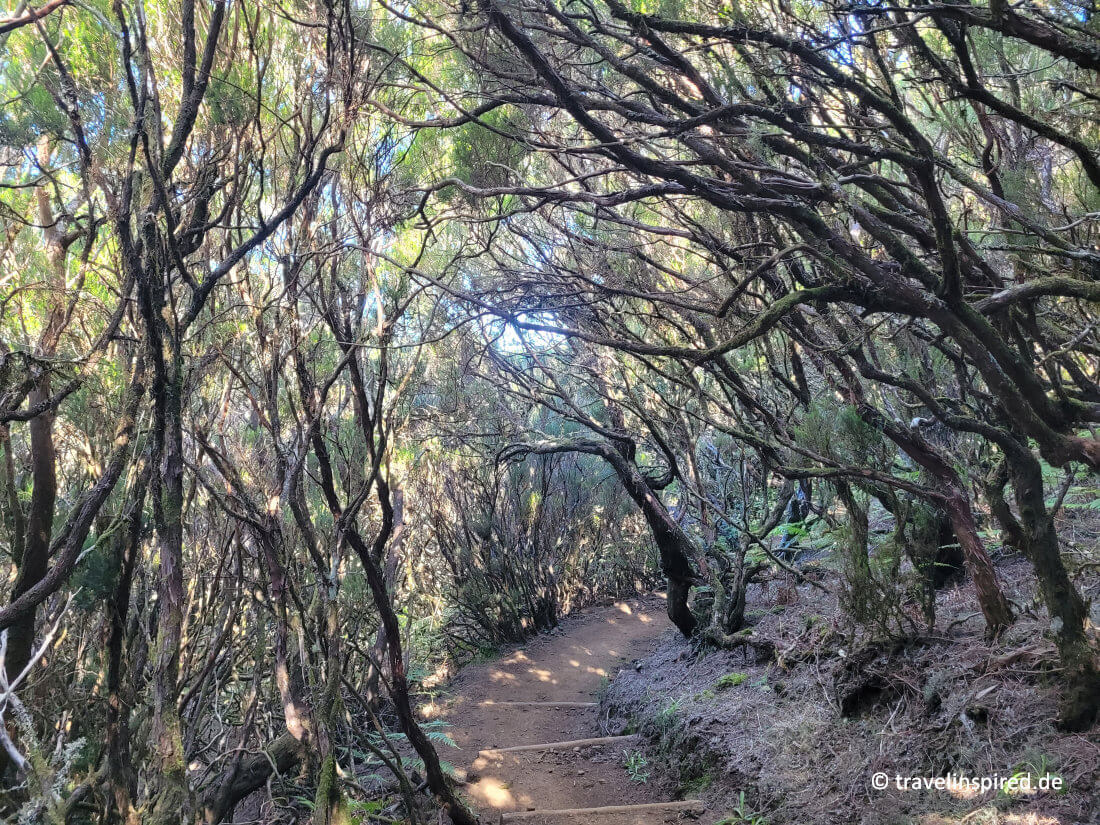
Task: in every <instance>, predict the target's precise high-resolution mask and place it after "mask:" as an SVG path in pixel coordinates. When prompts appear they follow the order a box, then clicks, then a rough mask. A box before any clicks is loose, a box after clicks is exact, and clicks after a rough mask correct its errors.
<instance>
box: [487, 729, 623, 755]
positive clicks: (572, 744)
mask: <svg viewBox="0 0 1100 825" xmlns="http://www.w3.org/2000/svg"><path fill="white" fill-rule="evenodd" d="M637 738H638V734H636V733H632V734H629V735H627V736H598V737H596V738H595V739H570V740H568V741H566V742H544V743H542V744H539V745H514V746H512V747H510V748H486V749H485V750H483V751H478V752H477V755H478V756H497V755H499V754H502V753H518V752H519V751H554V750H562V749H565V748H585V747H588V746H589V745H610V744H613V743H616V742H629V741H632V740H634V739H637Z"/></svg>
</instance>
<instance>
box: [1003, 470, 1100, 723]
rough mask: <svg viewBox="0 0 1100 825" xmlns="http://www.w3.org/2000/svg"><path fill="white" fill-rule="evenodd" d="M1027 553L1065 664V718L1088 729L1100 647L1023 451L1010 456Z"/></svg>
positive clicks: (1097, 709)
mask: <svg viewBox="0 0 1100 825" xmlns="http://www.w3.org/2000/svg"><path fill="white" fill-rule="evenodd" d="M1009 461H1010V466H1011V472H1012V475H1013V482H1014V487H1015V490H1016V505H1017V508H1018V509H1019V511H1020V522H1021V526H1022V528H1023V529H1022V536H1021V538H1022V540H1023V549H1024V553H1025V554H1026V555H1027V556H1028V558H1029V559H1030V560H1031V563H1032V566H1033V567H1034V568H1035V575H1036V577H1037V578H1038V579H1039V589H1040V590H1041V591H1042V594H1043V601H1044V602H1046V605H1047V610H1048V611H1049V613H1050V624H1051V631H1052V632H1053V633H1054V640H1055V643H1056V644H1057V646H1058V654H1059V656H1060V658H1061V661H1062V666H1063V668H1064V669H1065V670H1064V674H1063V677H1062V678H1063V680H1064V683H1065V691H1064V694H1063V697H1062V707H1061V710H1060V719H1059V721H1060V722H1061V724H1062V726H1063V727H1064V728H1066V729H1067V730H1074V731H1081V730H1087V729H1088V728H1089V726H1091V725H1092V723H1093V722H1094V721H1096V718H1097V716H1098V713H1100V670H1098V667H1097V651H1096V650H1095V649H1094V647H1093V645H1092V643H1091V642H1090V641H1089V637H1088V634H1087V633H1086V631H1085V623H1086V621H1087V620H1088V607H1087V606H1086V604H1085V601H1084V599H1082V598H1081V594H1080V593H1078V592H1077V588H1076V587H1075V586H1074V584H1073V581H1072V580H1071V579H1070V577H1069V573H1068V572H1067V571H1066V568H1065V565H1064V564H1063V563H1062V554H1061V550H1060V548H1059V543H1058V533H1057V531H1056V530H1055V527H1054V518H1053V516H1052V515H1051V513H1050V512H1049V511H1048V510H1047V507H1046V502H1045V501H1044V499H1043V476H1042V470H1041V468H1040V466H1039V462H1038V461H1036V460H1035V459H1034V458H1033V457H1031V456H1026V457H1025V456H1024V455H1023V454H1020V455H1016V456H1010V457H1009Z"/></svg>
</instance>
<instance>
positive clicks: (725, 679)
mask: <svg viewBox="0 0 1100 825" xmlns="http://www.w3.org/2000/svg"><path fill="white" fill-rule="evenodd" d="M748 678H749V674H747V673H727V674H726V675H725V676H722V677H721V678H719V679H718V681H717V682H715V683H714V688H715V690H728V689H729V688H735V687H739V686H741V685H743V684H744V683H745V682H746V681H748Z"/></svg>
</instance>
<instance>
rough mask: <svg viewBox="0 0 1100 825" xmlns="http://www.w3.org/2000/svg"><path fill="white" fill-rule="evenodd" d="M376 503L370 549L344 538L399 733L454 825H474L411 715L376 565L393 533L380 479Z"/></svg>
mask: <svg viewBox="0 0 1100 825" xmlns="http://www.w3.org/2000/svg"><path fill="white" fill-rule="evenodd" d="M377 485H378V500H379V503H380V504H381V506H382V513H383V517H382V527H381V528H380V530H379V533H378V536H377V537H376V538H375V540H374V546H373V547H368V546H367V543H366V542H365V541H363V538H362V536H360V535H359V533H358V531H357V530H356V529H355V527H354V526H350V527H349V529H348V531H347V533H346V535H347V539H348V543H349V544H350V545H351V546H352V549H353V550H355V552H356V554H357V555H358V556H359V560H360V562H361V563H362V565H363V570H364V572H365V573H366V576H367V582H368V584H369V585H370V589H371V595H372V596H373V598H374V604H375V607H376V608H377V609H378V614H379V617H380V618H381V620H382V627H383V628H384V629H385V631H386V645H387V651H388V653H389V666H390V691H391V698H392V699H393V703H394V708H395V709H396V711H397V716H398V719H400V721H401V730H402V731H403V732H404V734H405V736H406V737H408V740H409V744H411V745H412V746H413V749H414V750H415V751H416V753H417V755H418V756H419V757H420V758H421V760H423V762H424V772H425V773H426V774H427V777H428V787H429V788H431V791H432V793H433V794H435V795H436V796H437V797H438V798H439V801H440V803H441V805H442V807H443V809H444V810H445V811H446V812H447V814H448V815H449V816H450V817H451V819H452V820H453V821H454V822H455V825H478V819H477V815H476V814H474V813H473V812H472V811H471V810H470V809H469V808H467V807H466V805H465V804H464V803H463V802H462V800H461V799H459V798H458V796H457V794H455V792H454V788H453V787H452V786H451V782H450V780H449V779H448V778H447V775H446V774H445V773H444V772H443V766H442V765H441V764H440V762H439V755H438V754H437V753H436V752H435V747H433V745H432V743H431V740H430V739H428V737H427V736H426V735H425V733H424V731H423V730H421V728H420V725H418V724H417V722H416V715H415V714H414V713H413V709H412V702H411V700H410V698H409V682H408V679H407V678H406V676H405V660H404V654H403V653H402V647H401V627H400V624H399V622H398V620H397V614H396V613H395V612H394V609H393V604H392V603H391V602H390V594H389V592H388V591H387V590H386V581H385V576H384V575H383V572H382V568H381V566H380V565H379V563H378V559H379V558H381V556H382V554H383V552H384V550H385V547H386V545H387V544H388V543H389V540H390V536H391V535H392V532H393V507H392V504H391V502H390V492H389V487H388V486H387V484H386V482H385V480H384V479H382V478H381V476H380V477H379V478H378V480H377Z"/></svg>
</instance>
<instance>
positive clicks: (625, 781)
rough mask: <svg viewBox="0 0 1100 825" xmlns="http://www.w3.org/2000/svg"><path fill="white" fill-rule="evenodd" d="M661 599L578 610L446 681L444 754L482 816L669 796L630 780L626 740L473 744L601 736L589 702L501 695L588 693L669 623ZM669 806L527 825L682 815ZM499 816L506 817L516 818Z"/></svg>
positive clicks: (638, 821) (575, 697) (651, 822)
mask: <svg viewBox="0 0 1100 825" xmlns="http://www.w3.org/2000/svg"><path fill="white" fill-rule="evenodd" d="M668 627H669V625H668V622H667V621H666V620H665V617H664V605H663V603H661V602H660V601H657V600H654V601H650V602H644V603H643V602H640V601H630V602H623V603H619V604H615V605H613V606H610V607H604V608H596V609H592V610H588V611H585V612H584V613H582V614H581V615H579V616H577V617H574V618H571V619H570V620H568V621H567V622H566V623H564V624H563V626H562V627H561V628H560V629H559V630H558V631H556V632H555V633H553V634H550V635H547V636H542V637H539V638H537V639H534V640H532V641H531V642H530V643H529V644H528V645H527V646H526V647H525V648H523V649H522V650H517V651H515V652H514V653H511V654H509V655H507V656H505V657H504V658H502V659H500V660H497V661H494V662H489V663H485V664H479V665H472V666H469V667H467V668H465V669H464V670H463V671H462V673H461V674H460V675H459V677H458V679H456V681H455V683H454V684H453V697H452V699H451V701H450V702H449V706H448V708H447V711H446V714H445V715H446V718H447V719H448V720H449V721H450V722H451V724H452V725H453V729H452V731H451V732H452V735H453V736H454V739H455V741H456V742H457V744H458V745H459V751H458V752H456V751H453V750H448V752H447V753H446V758H447V759H448V760H449V761H451V762H453V763H454V764H455V765H457V766H461V767H464V768H466V770H467V773H468V778H469V780H470V781H469V782H468V784H467V786H466V788H465V790H466V793H467V795H468V797H469V798H470V800H471V801H472V802H473V803H474V804H475V805H476V806H477V807H478V809H479V812H480V813H481V814H482V817H483V821H484V822H486V823H494V825H495V823H497V822H499V821H500V820H501V815H502V814H505V813H508V812H524V811H546V810H562V809H592V808H599V807H606V806H623V805H638V804H645V803H657V802H667V801H669V800H668V799H667V798H661V797H660V796H659V794H658V791H657V789H656V788H655V787H654V785H653V783H639V782H635V781H631V779H630V778H629V776H628V774H627V771H626V769H625V767H624V753H623V751H624V750H625V751H631V750H635V749H637V748H638V745H637V743H636V742H633V741H628V740H623V741H616V742H613V743H609V744H604V745H589V746H584V747H579V746H578V747H567V748H564V749H558V750H543V749H539V750H530V751H522V752H516V753H492V754H479V751H483V750H486V749H495V748H508V747H513V746H517V745H535V744H545V743H553V742H560V741H563V740H570V741H571V740H576V739H587V738H592V737H599V736H601V733H600V730H599V720H598V719H597V712H598V711H597V709H596V707H594V706H588V707H583V706H582V707H570V706H564V705H554V706H538V705H530V706H525V705H520V706H517V705H513V704H502V703H515V702H523V703H536V702H553V703H564V702H571V703H594V702H595V701H596V695H597V693H598V691H599V689H600V686H601V684H602V682H603V680H605V679H609V678H611V677H613V676H614V675H615V673H616V672H617V670H618V669H619V667H621V666H624V665H627V664H628V663H629V662H630V661H631V660H632V659H636V658H639V657H641V656H644V655H646V654H647V653H649V652H651V651H652V650H653V648H654V647H655V646H656V644H657V640H658V638H659V637H660V635H661V634H662V633H664V632H666V630H667V629H668ZM682 815H683V814H681V813H679V812H675V811H672V812H670V811H659V810H652V809H650V810H646V811H630V812H624V813H607V812H603V813H598V814H597V813H596V812H591V811H587V810H586V812H584V813H580V814H575V815H572V816H564V815H553V816H529V817H528V816H525V817H522V818H519V819H518V822H521V823H524V825H551V823H554V825H557V824H558V823H581V822H584V823H587V822H593V823H598V825H663V823H672V822H677V821H679V819H678V818H679V817H681V816H682ZM514 819H515V818H514V817H506V818H505V821H508V822H510V821H513V820H514Z"/></svg>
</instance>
